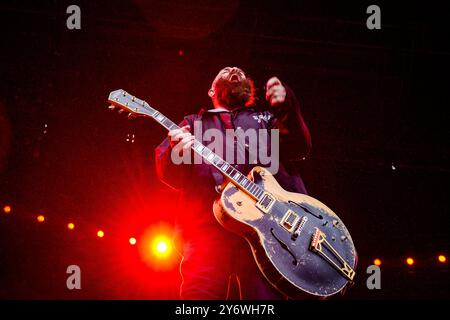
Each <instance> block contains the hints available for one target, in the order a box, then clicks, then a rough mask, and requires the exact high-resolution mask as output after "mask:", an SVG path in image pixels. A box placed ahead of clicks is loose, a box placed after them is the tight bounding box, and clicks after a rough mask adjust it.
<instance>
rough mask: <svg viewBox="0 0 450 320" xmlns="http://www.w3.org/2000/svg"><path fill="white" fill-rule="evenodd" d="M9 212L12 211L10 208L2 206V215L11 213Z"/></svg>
mask: <svg viewBox="0 0 450 320" xmlns="http://www.w3.org/2000/svg"><path fill="white" fill-rule="evenodd" d="M11 210H12V209H11V206H4V207H3V212H4V213H11Z"/></svg>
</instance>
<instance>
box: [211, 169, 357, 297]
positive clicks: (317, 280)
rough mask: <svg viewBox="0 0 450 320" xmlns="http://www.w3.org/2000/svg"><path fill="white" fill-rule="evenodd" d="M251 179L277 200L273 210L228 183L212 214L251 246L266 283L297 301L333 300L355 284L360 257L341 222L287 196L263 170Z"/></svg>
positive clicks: (303, 199)
mask: <svg viewBox="0 0 450 320" xmlns="http://www.w3.org/2000/svg"><path fill="white" fill-rule="evenodd" d="M248 178H249V180H252V181H253V182H254V183H256V184H257V185H259V186H260V187H262V188H263V189H264V190H266V191H267V192H268V193H270V195H271V196H273V198H275V201H272V203H271V204H270V205H269V208H265V207H261V205H258V203H257V202H256V200H255V199H254V198H252V197H250V196H249V195H248V194H247V193H246V192H245V191H242V190H241V189H239V188H238V187H236V186H235V185H234V184H233V183H232V182H229V183H228V184H227V185H226V186H225V187H224V189H223V191H222V194H221V196H220V198H219V199H217V200H216V201H215V203H214V207H213V210H214V215H215V217H216V219H217V220H218V221H219V223H220V224H222V225H223V226H224V227H225V228H226V229H228V230H230V231H233V232H235V233H237V234H239V235H241V236H243V237H244V238H245V239H246V240H247V241H248V243H249V244H250V246H251V249H252V251H253V255H254V258H255V260H256V262H257V264H258V267H259V269H260V270H261V272H262V273H263V274H264V276H265V277H266V278H267V280H268V281H269V282H270V283H271V284H272V285H273V286H274V287H275V288H276V289H278V290H279V291H281V292H282V293H284V294H285V295H287V296H288V297H291V298H294V299H296V298H304V297H308V296H311V295H313V296H316V297H321V298H324V297H329V296H332V295H334V294H336V293H338V292H340V291H342V290H343V289H344V288H345V287H346V286H347V284H348V283H349V282H352V280H353V277H354V275H355V272H354V269H355V267H356V261H357V254H356V250H355V247H354V245H353V241H352V239H351V236H350V234H349V232H348V231H347V229H346V227H345V225H344V224H343V223H342V221H341V220H340V219H339V217H338V216H337V215H336V214H335V213H334V212H333V211H332V210H331V209H329V208H328V207H327V206H325V205H324V204H323V203H321V202H320V201H318V200H316V199H314V198H312V197H310V196H307V195H303V194H299V193H292V192H288V191H285V190H284V189H283V188H281V186H280V185H279V184H278V182H277V181H276V180H275V178H274V177H273V176H272V175H271V174H270V172H269V171H267V170H266V169H264V168H261V167H255V168H253V170H252V171H251V172H250V173H249V175H248ZM261 208H263V209H261Z"/></svg>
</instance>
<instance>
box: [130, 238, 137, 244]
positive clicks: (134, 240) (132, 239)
mask: <svg viewBox="0 0 450 320" xmlns="http://www.w3.org/2000/svg"><path fill="white" fill-rule="evenodd" d="M129 242H130V244H131V245H132V246H134V245H135V244H136V238H133V237H131V238H130V240H129Z"/></svg>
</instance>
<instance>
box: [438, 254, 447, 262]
mask: <svg viewBox="0 0 450 320" xmlns="http://www.w3.org/2000/svg"><path fill="white" fill-rule="evenodd" d="M438 261H439V262H442V263H444V262H446V261H447V257H446V256H444V255H443V254H441V255H439V256H438Z"/></svg>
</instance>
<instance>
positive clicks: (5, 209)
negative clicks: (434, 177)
mask: <svg viewBox="0 0 450 320" xmlns="http://www.w3.org/2000/svg"><path fill="white" fill-rule="evenodd" d="M3 212H4V213H5V214H9V213H11V212H12V208H11V206H8V205H7V206H4V207H3ZM36 220H37V221H38V222H39V223H43V222H45V217H44V216H43V215H42V214H40V215H38V216H37V217H36ZM67 229H69V230H73V229H75V224H74V223H73V222H69V223H68V224H67ZM104 236H105V232H104V231H103V230H98V231H97V237H99V238H103V237H104ZM128 242H129V243H130V245H132V246H134V245H135V244H136V243H137V240H136V238H134V237H131V238H129V239H128ZM161 246H162V245H161ZM157 249H158V250H159V251H163V250H164V249H163V248H159V245H158V248H157ZM437 260H438V262H440V263H446V262H447V257H446V256H445V255H443V254H440V255H438V256H437ZM405 263H406V264H407V265H409V266H413V265H414V264H415V260H414V258H412V257H407V258H406V259H405ZM373 264H374V265H376V266H381V265H382V261H381V259H379V258H376V259H374V260H373Z"/></svg>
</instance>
